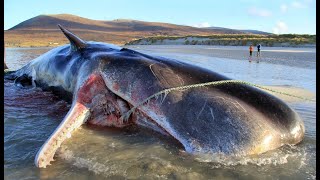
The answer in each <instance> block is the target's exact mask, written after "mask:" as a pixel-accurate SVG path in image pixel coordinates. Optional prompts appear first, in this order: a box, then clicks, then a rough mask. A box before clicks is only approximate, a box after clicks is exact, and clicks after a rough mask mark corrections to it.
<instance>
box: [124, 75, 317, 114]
mask: <svg viewBox="0 0 320 180" xmlns="http://www.w3.org/2000/svg"><path fill="white" fill-rule="evenodd" d="M230 83H235V84H246V85H249V86H254V87H257V88H260V89H264V90H267V91H271V92H274V93H279V94H283V95H286V96H291V97H295V98H299V99H303V100H306V101H312V102H315V100H313V99H309V98H305V97H302V96H297V95H293V94H289V93H285V92H280V91H276V90H273V89H270V88H266V87H262V86H260V85H257V84H254V83H249V82H246V81H241V80H221V81H213V82H207V83H199V84H191V85H187V86H179V87H174V88H168V89H164V90H162V91H159V92H157V93H155V94H153V95H151V96H149V97H148V98H146V99H144V100H143V101H141V102H140V103H139V104H137V105H136V106H134V107H132V108H131V109H130V110H129V111H128V112H126V113H125V114H124V115H122V116H121V117H120V120H127V119H128V118H129V116H130V115H131V113H133V112H134V111H135V110H136V109H137V108H138V107H140V106H141V105H143V104H144V103H146V102H148V101H149V100H150V99H152V98H155V97H158V96H159V95H160V94H165V96H166V95H167V94H168V93H170V92H171V91H178V90H185V89H190V88H197V87H204V86H217V85H222V84H230Z"/></svg>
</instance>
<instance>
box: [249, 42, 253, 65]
mask: <svg viewBox="0 0 320 180" xmlns="http://www.w3.org/2000/svg"><path fill="white" fill-rule="evenodd" d="M252 52H253V46H252V44H251V45H250V47H249V53H250V56H249V62H251V59H252Z"/></svg>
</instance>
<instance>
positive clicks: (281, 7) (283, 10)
mask: <svg viewBox="0 0 320 180" xmlns="http://www.w3.org/2000/svg"><path fill="white" fill-rule="evenodd" d="M280 9H281V12H282V13H286V12H287V11H288V6H287V5H286V4H282V5H281V6H280Z"/></svg>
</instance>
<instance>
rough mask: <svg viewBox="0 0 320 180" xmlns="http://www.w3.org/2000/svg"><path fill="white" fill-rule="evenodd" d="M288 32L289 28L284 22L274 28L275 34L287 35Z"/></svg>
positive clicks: (278, 23)
mask: <svg viewBox="0 0 320 180" xmlns="http://www.w3.org/2000/svg"><path fill="white" fill-rule="evenodd" d="M287 32H288V26H287V24H286V23H284V22H282V21H278V22H277V24H276V26H275V27H274V28H273V33H274V34H285V33H287Z"/></svg>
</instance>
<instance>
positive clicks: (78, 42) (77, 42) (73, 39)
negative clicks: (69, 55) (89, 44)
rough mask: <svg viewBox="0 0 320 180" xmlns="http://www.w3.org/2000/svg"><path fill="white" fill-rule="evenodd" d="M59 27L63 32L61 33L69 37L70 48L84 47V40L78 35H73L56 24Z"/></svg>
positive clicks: (78, 48)
mask: <svg viewBox="0 0 320 180" xmlns="http://www.w3.org/2000/svg"><path fill="white" fill-rule="evenodd" d="M58 26H59V28H60V29H61V31H62V32H63V34H64V35H65V36H66V37H67V38H68V39H69V41H70V45H71V50H81V49H83V48H85V47H86V42H85V41H83V40H82V39H80V38H79V37H78V36H76V35H74V34H73V33H72V32H70V31H69V30H67V29H65V28H64V27H62V26H61V25H60V24H58Z"/></svg>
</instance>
